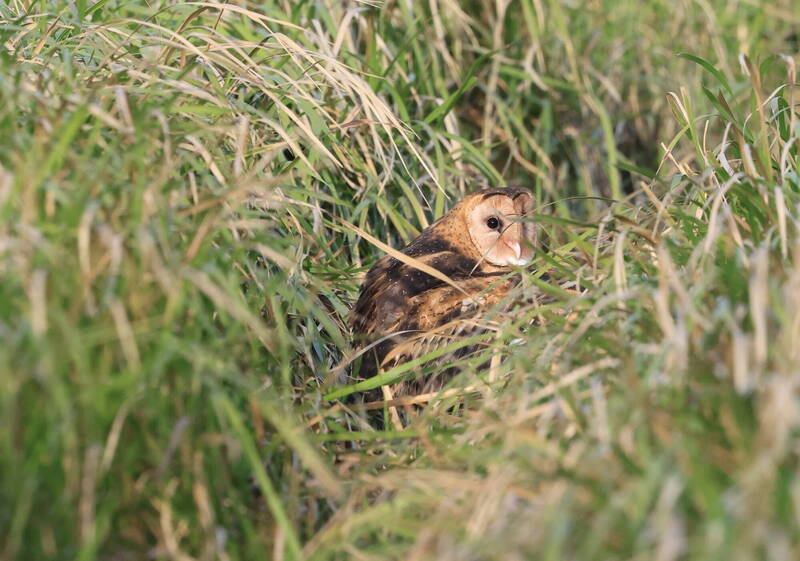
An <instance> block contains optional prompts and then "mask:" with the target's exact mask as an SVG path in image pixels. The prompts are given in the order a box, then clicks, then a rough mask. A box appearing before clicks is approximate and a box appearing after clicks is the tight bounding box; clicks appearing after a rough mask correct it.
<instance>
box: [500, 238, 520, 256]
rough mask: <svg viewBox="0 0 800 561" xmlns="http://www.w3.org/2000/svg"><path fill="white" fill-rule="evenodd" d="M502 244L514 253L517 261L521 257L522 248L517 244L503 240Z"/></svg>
mask: <svg viewBox="0 0 800 561" xmlns="http://www.w3.org/2000/svg"><path fill="white" fill-rule="evenodd" d="M504 243H505V244H506V245H507V246H508V247H509V248H510V249H511V251H513V252H514V255H515V256H516V258H517V259H519V258H520V257H521V256H522V248H521V247H520V246H519V242H509V241H505V240H504Z"/></svg>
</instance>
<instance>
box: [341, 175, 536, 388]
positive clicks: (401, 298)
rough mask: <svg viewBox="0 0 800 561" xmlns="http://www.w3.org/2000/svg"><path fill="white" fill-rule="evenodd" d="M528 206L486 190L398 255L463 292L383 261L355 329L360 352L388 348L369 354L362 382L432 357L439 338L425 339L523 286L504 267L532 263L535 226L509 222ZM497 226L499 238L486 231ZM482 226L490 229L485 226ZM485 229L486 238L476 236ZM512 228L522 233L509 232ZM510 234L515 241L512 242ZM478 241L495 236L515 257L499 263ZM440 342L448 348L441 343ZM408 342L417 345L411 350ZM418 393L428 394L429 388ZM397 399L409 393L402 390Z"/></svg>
mask: <svg viewBox="0 0 800 561" xmlns="http://www.w3.org/2000/svg"><path fill="white" fill-rule="evenodd" d="M531 205H532V197H531V195H530V193H529V192H528V191H527V190H526V189H520V188H510V187H506V188H494V189H484V190H482V191H479V192H477V193H473V194H471V195H468V196H467V197H465V198H464V199H463V200H462V201H461V202H460V203H459V204H457V205H456V206H455V207H454V208H453V209H452V210H451V211H450V212H448V213H447V214H446V215H445V216H443V217H442V218H441V219H439V220H438V221H436V222H435V223H433V224H432V225H431V226H429V227H428V228H426V229H425V230H424V231H423V232H422V233H421V234H420V235H419V236H418V237H417V238H416V239H414V240H413V241H412V242H411V243H410V244H409V245H408V246H406V247H405V248H403V249H402V250H401V251H402V253H404V254H405V255H408V256H409V257H413V258H414V259H416V260H419V261H421V262H422V263H425V264H426V265H428V266H430V267H433V268H435V269H437V270H438V271H440V272H442V273H444V274H445V275H447V276H448V277H449V278H450V279H451V280H452V281H454V282H455V284H457V285H458V288H456V287H454V286H452V285H450V284H448V283H445V282H444V281H442V280H440V279H437V278H435V277H433V276H431V275H429V274H427V273H425V272H423V271H420V270H419V269H418V268H416V267H414V266H413V265H412V264H407V263H404V262H402V261H400V260H398V259H396V258H394V257H391V256H388V255H387V256H385V257H383V258H382V259H380V260H379V261H378V262H377V263H376V264H375V265H374V266H373V267H372V269H370V271H369V272H368V273H367V275H366V278H365V279H364V283H363V285H362V288H361V294H360V296H359V298H358V301H357V302H356V305H355V307H354V308H353V316H352V325H353V334H354V342H355V345H356V346H357V347H365V346H367V345H369V344H370V343H373V342H375V341H377V340H379V339H381V338H384V340H383V341H382V342H380V343H378V344H376V345H375V346H374V347H373V348H372V349H370V350H369V351H368V352H367V353H365V355H364V357H363V359H362V363H361V369H360V370H359V372H358V377H359V378H362V379H363V378H369V377H371V376H374V375H375V374H376V373H377V372H378V371H379V369H380V368H381V365H382V364H383V367H384V368H389V367H390V366H391V365H393V364H396V363H398V362H401V361H402V360H408V359H410V358H413V357H414V356H419V355H421V354H424V353H425V352H428V351H430V350H432V349H431V345H432V344H433V346H434V347H435V346H436V344H437V343H435V342H434V343H431V341H432V340H434V341H435V340H437V338H436V337H434V338H431V337H424V335H425V334H426V333H429V332H431V330H435V329H436V328H440V327H442V326H445V324H448V322H451V321H452V320H454V319H456V318H459V317H464V315H465V314H467V313H468V310H469V312H474V311H477V310H479V309H483V308H485V307H487V306H489V305H491V304H493V303H495V302H497V301H498V300H499V299H500V298H502V297H503V296H504V295H505V294H506V293H507V292H508V290H509V289H510V288H511V287H512V286H514V285H515V284H516V283H517V282H518V279H517V278H515V277H514V276H513V275H511V276H509V275H508V273H509V272H510V271H511V268H510V267H509V266H508V264H507V263H506V261H511V262H513V263H517V262H518V261H519V262H520V263H519V264H521V262H522V261H525V262H527V261H528V260H529V259H530V256H532V247H531V246H532V243H533V234H532V232H533V230H532V225H531V224H526V225H522V224H521V223H520V224H514V223H513V222H511V221H512V220H515V219H516V220H518V219H519V218H522V217H523V216H524V215H525V214H526V213H528V212H530V208H531ZM503 211H505V212H503ZM487 217H488V218H487ZM509 217H512V218H509ZM513 217H516V218H513ZM492 220H495V221H497V220H499V221H500V223H501V224H500V226H498V227H497V228H496V229H495V230H496V231H490V229H489V226H492V225H494V224H495V222H492ZM484 222H488V224H489V226H483V224H484ZM503 223H505V226H503V225H502V224H503ZM480 228H483V229H484V230H487V232H485V233H479V234H477V235H476V232H475V231H476V229H480ZM512 228H516V229H517V231H516V232H512ZM528 228H530V229H528ZM512 234H514V235H515V236H516V237H514V238H513V239H512ZM480 236H484V237H487V236H493V237H491V239H490V241H491V242H492V244H497V243H498V240H499V241H502V242H504V243H507V245H506V246H504V251H506V253H508V254H509V255H510V257H505V258H503V257H502V256H501V257H496V256H495V254H496V253H497V254H498V255H499V253H498V250H496V249H495V246H494V245H486V244H487V242H486V241H485V240H484V239H483V238H481V237H480ZM506 238H508V241H506ZM519 240H521V241H519ZM515 241H517V242H518V243H517V245H516V246H515V243H514V242H515ZM520 244H522V245H523V246H524V247H520ZM508 247H511V248H512V249H511V250H509V249H508ZM487 248H488V249H487ZM514 252H516V254H514ZM514 255H516V257H515V256H514ZM478 295H480V299H479V300H478V301H479V302H480V303H479V304H477V305H476V303H475V298H474V297H476V296H478ZM392 334H395V335H394V336H391V335H392ZM420 335H423V336H420ZM450 335H453V333H452V330H451V333H450ZM387 336H388V337H387ZM438 339H441V340H442V341H443V342H442V343H441V344H444V339H443V338H441V337H439V338H438ZM408 342H411V343H412V344H411V345H410V348H409V345H408V344H407V343H408ZM417 342H418V343H417ZM398 349H401V350H402V354H398V352H397V350H398ZM438 385H441V383H439V384H438ZM416 388H417V390H422V389H423V388H424V389H426V390H430V387H429V385H427V384H425V383H424V381H421V382H420V383H417V384H416ZM400 393H412V392H411V391H410V390H408V389H405V390H403V391H401V392H400Z"/></svg>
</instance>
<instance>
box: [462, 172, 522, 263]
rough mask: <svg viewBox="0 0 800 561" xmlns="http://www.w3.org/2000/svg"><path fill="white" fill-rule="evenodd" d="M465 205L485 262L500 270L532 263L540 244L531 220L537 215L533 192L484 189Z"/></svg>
mask: <svg viewBox="0 0 800 561" xmlns="http://www.w3.org/2000/svg"><path fill="white" fill-rule="evenodd" d="M464 202H465V203H466V205H465V208H464V212H465V215H466V221H467V230H468V231H469V235H470V238H471V239H472V243H473V244H474V245H475V248H476V249H477V251H478V252H479V253H480V256H481V258H482V259H483V260H484V261H486V262H488V263H490V264H492V265H495V266H497V267H507V266H509V265H527V264H528V263H530V261H531V259H533V245H534V243H535V241H536V233H535V229H534V225H533V223H532V222H531V221H530V218H529V217H528V215H529V214H531V213H532V212H533V195H531V193H530V191H528V190H527V189H522V188H520V187H497V188H493V189H484V190H482V191H479V192H477V193H474V194H473V195H472V196H470V197H469V199H468V200H465V201H464ZM526 217H528V218H527V219H526Z"/></svg>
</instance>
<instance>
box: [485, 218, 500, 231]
mask: <svg viewBox="0 0 800 561" xmlns="http://www.w3.org/2000/svg"><path fill="white" fill-rule="evenodd" d="M486 225H487V226H488V227H489V229H490V230H497V229H498V228H499V227H500V221H499V220H498V219H497V217H496V216H492V217H490V218H489V219H488V220H487V221H486Z"/></svg>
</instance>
